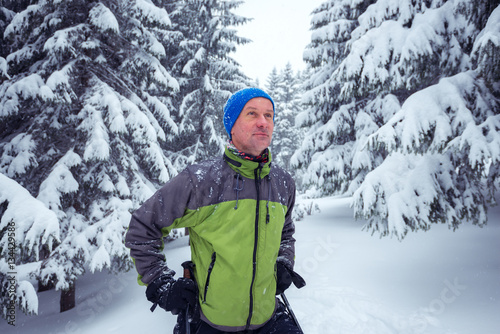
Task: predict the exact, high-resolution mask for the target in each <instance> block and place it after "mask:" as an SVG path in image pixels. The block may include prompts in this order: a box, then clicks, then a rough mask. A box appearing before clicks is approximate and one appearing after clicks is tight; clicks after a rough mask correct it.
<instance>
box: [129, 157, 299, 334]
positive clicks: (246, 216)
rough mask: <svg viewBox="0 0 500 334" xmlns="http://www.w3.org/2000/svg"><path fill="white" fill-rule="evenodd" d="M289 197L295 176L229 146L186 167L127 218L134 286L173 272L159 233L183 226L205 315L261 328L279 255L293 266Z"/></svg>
mask: <svg viewBox="0 0 500 334" xmlns="http://www.w3.org/2000/svg"><path fill="white" fill-rule="evenodd" d="M269 160H271V158H270V159H269ZM294 202H295V183H294V181H293V179H292V177H291V176H290V175H289V174H288V173H287V172H285V171H284V170H283V169H281V168H279V167H277V166H274V165H272V166H271V163H270V162H268V163H257V162H253V161H249V160H244V159H242V158H240V157H237V156H235V155H234V154H232V153H231V152H229V151H228V150H227V149H226V152H225V154H224V156H223V157H221V158H219V159H215V160H209V161H205V162H202V163H200V164H197V165H192V166H190V167H188V168H186V169H185V170H184V171H182V172H181V173H179V175H177V176H176V177H174V178H173V179H172V180H170V181H169V182H168V183H167V184H166V185H165V186H164V187H162V188H161V189H160V190H159V191H157V192H156V193H155V195H153V196H152V197H151V198H150V199H149V200H147V201H146V202H145V203H144V205H143V206H141V207H140V208H139V209H138V210H136V211H135V212H134V213H133V215H132V219H131V222H130V226H129V230H128V232H127V234H126V239H125V242H126V246H127V247H128V248H130V253H131V256H132V258H133V259H134V262H135V265H136V268H137V271H138V273H139V283H140V284H148V283H150V282H151V281H153V280H154V279H156V278H157V277H159V276H160V275H162V274H167V275H174V274H175V273H174V272H173V270H171V269H170V268H168V267H167V265H166V260H165V256H164V254H163V253H162V249H163V242H162V237H163V236H165V235H167V234H168V233H169V232H170V231H171V230H172V229H174V228H183V227H188V228H189V235H190V238H191V243H190V244H191V260H192V261H193V262H194V264H195V269H194V275H195V279H196V282H197V283H198V288H199V302H200V305H201V311H202V314H201V317H202V319H203V320H204V321H206V322H208V323H209V324H211V325H212V326H213V327H215V328H218V329H219V330H223V331H239V330H244V329H245V328H247V329H255V328H259V327H261V326H263V325H264V324H265V323H266V322H267V321H268V320H269V319H270V318H271V316H272V315H273V312H274V310H275V306H276V298H275V291H276V274H275V271H276V260H277V258H278V257H280V261H284V262H285V263H286V265H287V266H288V267H290V268H293V263H294V253H295V246H294V245H295V239H294V238H293V233H294V232H295V227H294V224H293V222H292V210H293V206H294Z"/></svg>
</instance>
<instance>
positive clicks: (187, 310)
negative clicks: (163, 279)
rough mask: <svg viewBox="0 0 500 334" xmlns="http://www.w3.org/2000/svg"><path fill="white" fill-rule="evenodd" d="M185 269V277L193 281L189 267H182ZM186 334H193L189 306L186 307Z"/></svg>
mask: <svg viewBox="0 0 500 334" xmlns="http://www.w3.org/2000/svg"><path fill="white" fill-rule="evenodd" d="M182 267H183V268H184V275H183V276H184V277H185V278H189V279H191V272H190V271H189V267H188V266H187V265H186V266H184V263H183V265H182ZM186 334H191V325H190V324H189V304H188V305H187V307H186Z"/></svg>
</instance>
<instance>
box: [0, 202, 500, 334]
mask: <svg viewBox="0 0 500 334" xmlns="http://www.w3.org/2000/svg"><path fill="white" fill-rule="evenodd" d="M315 202H316V203H318V204H319V207H320V209H321V213H319V214H315V215H313V216H307V217H306V218H305V219H304V220H302V221H300V222H297V224H296V227H297V233H296V239H297V267H296V268H297V271H298V272H299V273H300V274H302V275H303V276H304V278H305V279H306V281H307V286H306V287H305V288H303V289H301V290H297V289H295V288H290V289H289V290H288V291H287V296H288V299H289V301H290V303H291V305H292V307H293V310H294V312H295V314H296V315H297V317H298V318H299V321H300V323H301V326H302V328H303V329H304V331H305V333H308V334H315V333H343V334H344V333H345V334H357V333H363V334H367V333H376V334H381V333H401V334H403V333H404V334H407V333H408V334H409V333H446V334H451V333H456V334H477V333H481V334H498V333H500V316H499V315H500V256H499V254H500V252H499V250H500V242H499V240H500V207H495V208H492V209H490V212H489V224H488V226H486V227H484V228H478V227H475V226H471V225H470V224H463V225H462V226H461V227H460V229H459V230H457V231H456V232H452V231H450V230H448V229H447V228H446V227H445V226H438V225H436V226H433V227H432V229H431V230H430V231H429V232H419V233H412V234H409V235H408V236H407V237H406V238H405V239H404V240H403V241H402V242H399V241H397V240H394V239H390V238H383V239H380V238H379V237H378V236H371V235H370V234H369V233H367V232H362V231H361V227H362V225H363V223H362V222H356V221H354V220H353V218H352V209H350V208H349V204H348V203H349V199H347V198H324V199H320V200H315ZM166 254H167V258H168V261H169V265H170V266H171V267H172V268H180V264H181V262H183V261H184V260H186V259H187V258H188V257H189V248H188V245H187V239H186V238H181V239H178V240H176V241H174V242H172V243H170V244H168V245H167V247H166ZM178 271H179V272H180V271H181V270H178ZM39 296H40V304H39V315H38V316H32V317H27V316H25V315H22V314H19V313H18V314H17V326H16V327H15V328H13V327H11V326H8V325H7V323H6V322H5V321H0V332H1V333H3V334H4V333H5V334H6V333H23V334H31V333H33V334H35V333H36V334H40V333H43V334H62V333H68V334H69V333H72V334H75V333H85V334H86V333H120V334H125V333H155V334H158V333H171V332H172V327H173V324H174V322H175V317H174V316H172V315H170V314H169V313H166V312H162V310H161V309H159V308H158V309H157V310H156V311H155V312H154V313H151V312H150V311H149V308H150V303H149V302H148V301H147V300H146V299H145V296H144V287H141V286H139V285H137V284H136V275H135V271H131V272H129V273H126V274H120V275H118V276H116V275H111V274H106V273H98V274H94V275H92V274H87V275H85V276H84V277H83V278H81V279H80V280H79V281H78V282H77V305H78V306H77V307H76V308H75V309H73V310H70V311H68V312H65V313H63V314H60V313H58V309H59V293H58V292H55V291H46V292H43V293H41V294H40V295H39Z"/></svg>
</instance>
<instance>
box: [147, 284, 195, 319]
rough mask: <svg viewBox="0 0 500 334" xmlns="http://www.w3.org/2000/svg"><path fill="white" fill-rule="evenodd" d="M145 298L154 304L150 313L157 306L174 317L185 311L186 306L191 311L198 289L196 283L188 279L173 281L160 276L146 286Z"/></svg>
mask: <svg viewBox="0 0 500 334" xmlns="http://www.w3.org/2000/svg"><path fill="white" fill-rule="evenodd" d="M146 297H147V298H148V300H149V301H150V302H152V303H153V304H154V305H153V307H151V311H154V309H155V308H156V306H157V305H159V306H160V307H161V308H163V309H164V310H165V311H169V312H172V314H174V315H175V314H179V312H180V311H182V310H185V309H187V306H188V305H190V306H191V309H193V308H194V307H195V306H196V303H197V301H198V288H197V286H196V283H195V282H194V281H193V280H191V279H189V278H183V277H181V278H179V279H178V280H175V279H173V278H172V277H170V276H161V277H159V278H157V279H156V280H154V281H153V282H151V283H150V284H148V287H147V288H146Z"/></svg>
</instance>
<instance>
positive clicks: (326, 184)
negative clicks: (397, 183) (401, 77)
mask: <svg viewBox="0 0 500 334" xmlns="http://www.w3.org/2000/svg"><path fill="white" fill-rule="evenodd" d="M373 2H374V1H373V0H364V1H363V0H359V1H350V0H340V1H333V0H330V1H326V2H324V3H323V4H322V5H321V6H320V7H318V8H317V9H316V10H314V11H313V13H312V19H311V30H312V31H313V32H312V36H311V43H310V44H309V45H308V47H307V48H306V50H305V51H304V60H305V61H306V63H307V64H308V73H309V75H310V77H309V79H308V80H306V81H305V82H304V87H305V90H306V91H305V93H304V94H303V103H304V111H303V112H301V113H300V114H299V115H298V117H297V125H298V126H302V127H305V128H308V131H307V132H306V134H305V136H304V140H303V142H302V146H301V147H300V148H299V149H298V150H297V151H296V152H295V153H294V155H293V156H292V159H291V163H292V166H293V167H294V168H299V169H302V173H303V179H302V181H303V185H304V186H305V187H306V188H308V192H309V193H310V194H311V195H312V196H323V195H328V194H334V193H344V192H346V191H348V190H349V186H350V185H351V184H359V183H360V181H361V180H362V179H363V177H364V175H365V174H366V171H365V169H370V167H372V166H371V165H372V164H376V163H377V162H378V163H380V161H378V159H377V158H376V157H374V156H366V154H362V155H360V154H357V153H356V152H358V151H359V149H358V147H362V145H363V144H364V141H366V137H367V136H368V135H370V134H372V133H373V132H374V131H375V130H376V129H377V128H378V127H379V126H381V125H382V124H384V123H385V121H387V120H388V118H389V117H390V116H392V114H393V113H394V112H395V110H396V109H397V107H399V105H398V103H397V100H396V99H395V98H394V97H392V96H388V97H385V96H384V95H381V96H380V97H378V98H374V95H373V94H372V96H370V97H369V96H366V97H359V96H358V97H356V96H348V95H341V94H340V92H341V88H342V82H341V81H340V80H339V78H338V74H337V71H338V69H339V67H340V65H341V64H342V62H343V61H344V59H345V57H346V55H347V54H348V53H349V48H350V43H351V42H352V41H351V35H352V33H353V31H354V29H356V27H357V26H358V25H359V23H358V17H359V16H360V15H361V14H362V13H363V12H364V11H365V10H366V8H367V7H368V6H369V5H370V4H371V3H373ZM370 102H371V103H372V104H376V105H379V106H381V108H376V107H375V106H372V105H371V104H370ZM373 113H375V114H373Z"/></svg>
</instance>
